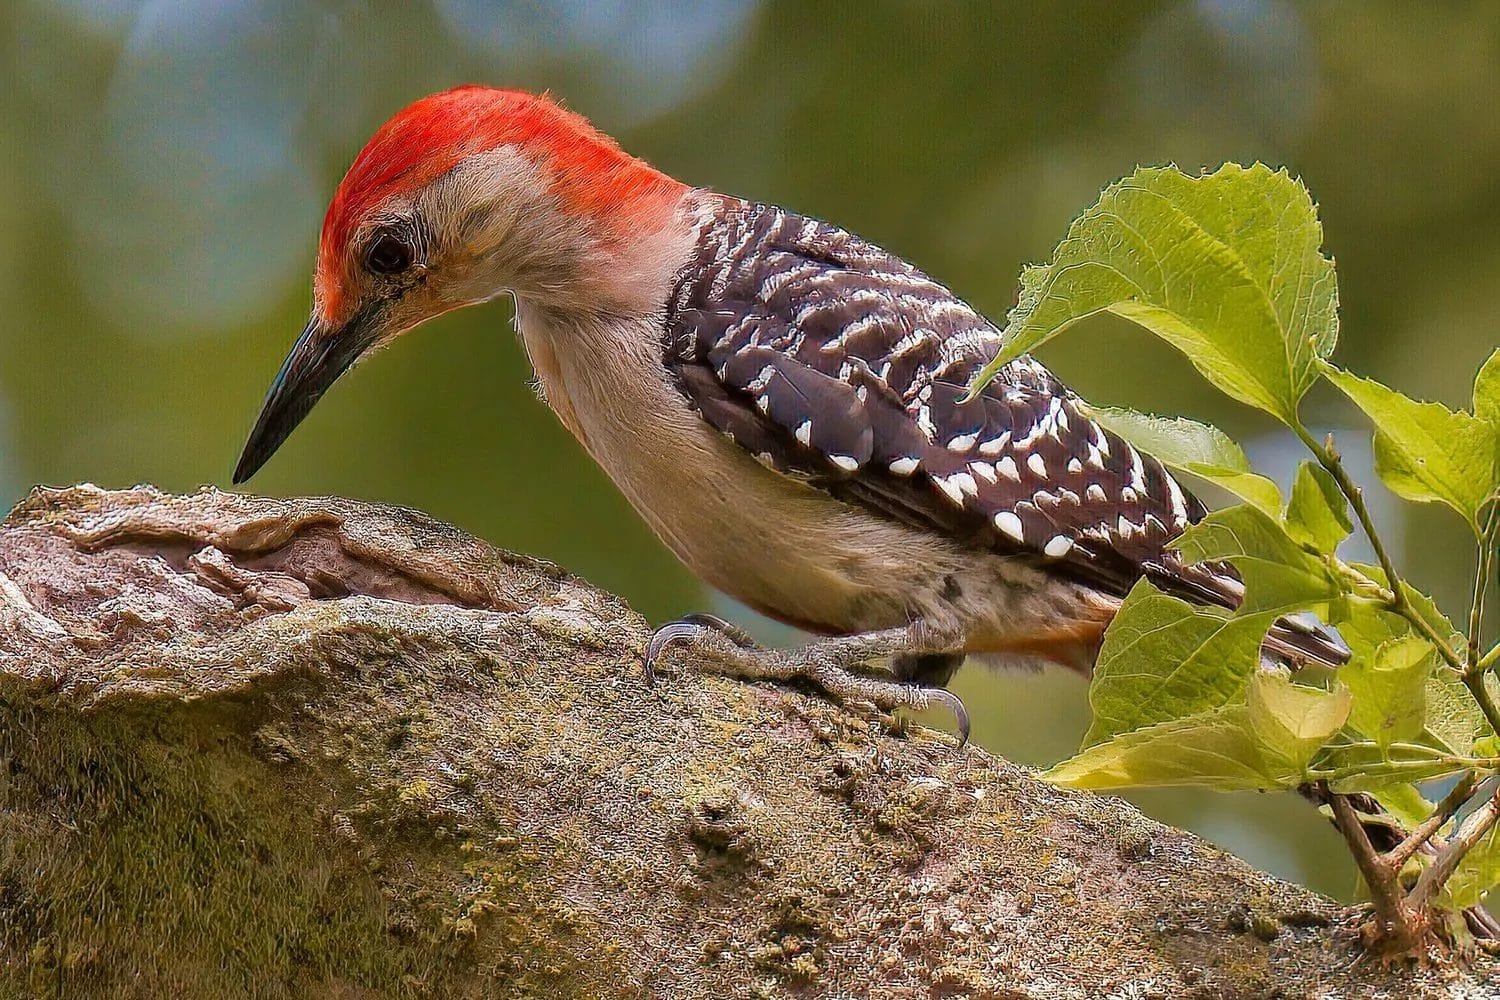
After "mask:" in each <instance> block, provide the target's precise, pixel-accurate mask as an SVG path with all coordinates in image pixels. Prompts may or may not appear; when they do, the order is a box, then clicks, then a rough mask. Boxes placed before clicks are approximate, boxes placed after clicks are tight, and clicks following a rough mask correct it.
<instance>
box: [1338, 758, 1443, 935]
mask: <svg viewBox="0 0 1500 1000" xmlns="http://www.w3.org/2000/svg"><path fill="white" fill-rule="evenodd" d="M1323 787H1324V789H1325V791H1326V790H1327V787H1328V786H1327V785H1324V786H1323ZM1328 801H1329V803H1330V805H1332V807H1333V821H1334V825H1335V826H1337V827H1338V828H1339V833H1341V834H1343V835H1344V842H1345V843H1346V844H1348V845H1349V853H1351V854H1353V855H1354V863H1355V864H1356V865H1358V866H1359V873H1360V874H1361V875H1363V876H1364V879H1365V884H1366V885H1367V886H1369V887H1370V900H1371V902H1372V903H1373V904H1374V906H1375V916H1376V918H1377V919H1378V920H1379V921H1380V923H1381V924H1382V936H1383V937H1385V938H1387V939H1389V940H1391V941H1392V942H1393V943H1395V944H1398V945H1399V944H1404V943H1405V942H1409V941H1410V940H1412V938H1413V936H1414V935H1415V934H1416V933H1417V927H1416V921H1415V920H1414V919H1413V918H1412V911H1411V909H1410V908H1408V906H1407V905H1406V902H1405V900H1404V898H1403V893H1402V891H1401V882H1400V880H1399V879H1398V878H1397V877H1396V872H1397V869H1396V868H1394V867H1392V866H1391V865H1389V864H1387V863H1386V862H1385V861H1384V860H1382V858H1381V857H1380V855H1379V854H1378V853H1377V852H1376V850H1375V846H1374V845H1373V844H1371V843H1370V836H1369V834H1367V833H1366V832H1365V828H1364V824H1363V823H1361V822H1360V820H1359V814H1358V813H1356V812H1355V811H1354V806H1352V805H1350V803H1349V800H1348V798H1346V797H1345V796H1343V795H1335V794H1332V793H1331V792H1330V793H1329V796H1328ZM1429 870H1430V869H1429ZM1417 912H1419V913H1420V912H1421V911H1420V910H1418V911H1417Z"/></svg>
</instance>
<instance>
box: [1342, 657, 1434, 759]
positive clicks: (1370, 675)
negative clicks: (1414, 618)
mask: <svg viewBox="0 0 1500 1000" xmlns="http://www.w3.org/2000/svg"><path fill="white" fill-rule="evenodd" d="M1346 641H1348V639H1347V636H1346ZM1351 645H1353V644H1352V643H1351ZM1436 659H1437V651H1436V650H1435V649H1433V648H1432V644H1431V643H1429V642H1428V641H1427V640H1426V639H1423V638H1421V637H1420V636H1415V635H1407V636H1401V637H1399V638H1392V639H1387V640H1385V641H1384V642H1382V643H1380V645H1378V646H1377V647H1376V648H1375V649H1374V651H1373V654H1365V655H1361V654H1356V655H1355V657H1354V658H1353V659H1351V660H1350V661H1349V662H1348V663H1346V664H1344V666H1342V667H1340V668H1339V680H1341V681H1343V682H1344V684H1345V686H1347V687H1348V688H1349V691H1350V693H1351V694H1352V695H1353V696H1354V706H1353V708H1352V709H1351V711H1350V714H1349V721H1350V723H1351V724H1352V725H1353V726H1354V728H1355V729H1357V730H1358V731H1359V732H1360V733H1362V734H1364V735H1365V736H1367V737H1369V738H1370V739H1372V740H1374V741H1375V742H1376V743H1377V744H1378V745H1379V746H1380V747H1381V748H1382V749H1383V748H1386V747H1389V746H1390V745H1391V744H1392V743H1397V742H1406V741H1410V740H1414V739H1416V738H1417V737H1419V736H1421V734H1422V731H1423V728H1424V727H1425V725H1426V721H1427V693H1426V692H1427V680H1428V678H1429V677H1431V676H1432V668H1433V664H1434V662H1435V661H1436Z"/></svg>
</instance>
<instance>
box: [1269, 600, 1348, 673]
mask: <svg viewBox="0 0 1500 1000" xmlns="http://www.w3.org/2000/svg"><path fill="white" fill-rule="evenodd" d="M1261 649H1262V651H1263V652H1264V653H1266V654H1267V655H1269V656H1271V657H1273V658H1274V659H1277V660H1283V661H1285V662H1286V663H1288V664H1289V665H1290V666H1292V667H1294V668H1295V667H1304V666H1308V665H1310V664H1318V663H1320V664H1323V665H1324V666H1329V667H1338V666H1342V665H1344V664H1345V663H1348V662H1349V656H1350V653H1349V647H1348V646H1347V645H1345V644H1344V638H1343V636H1341V635H1339V633H1338V630H1337V629H1335V628H1334V627H1333V626H1331V625H1325V624H1323V623H1322V622H1321V621H1319V620H1318V619H1317V617H1316V616H1314V615H1312V614H1309V613H1299V614H1295V615H1287V616H1286V617H1285V618H1280V619H1277V621H1276V623H1275V624H1274V625H1272V626H1271V629H1270V631H1269V632H1267V633H1266V638H1265V640H1264V641H1263V642H1262V643H1261Z"/></svg>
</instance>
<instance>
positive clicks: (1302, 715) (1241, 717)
mask: <svg viewBox="0 0 1500 1000" xmlns="http://www.w3.org/2000/svg"><path fill="white" fill-rule="evenodd" d="M1248 695H1249V697H1248V700H1247V701H1246V702H1242V703H1236V704H1233V705H1226V706H1225V707H1223V708H1218V709H1213V710H1211V711H1207V712H1201V713H1198V714H1196V715H1192V716H1189V717H1187V718H1184V719H1174V720H1172V721H1170V722H1162V723H1159V724H1157V725H1154V726H1150V727H1147V728H1145V729H1138V730H1136V731H1135V732H1131V733H1124V734H1121V735H1119V736H1116V737H1114V738H1112V739H1110V740H1107V741H1106V742H1104V743H1099V744H1096V745H1094V746H1091V747H1088V748H1086V749H1084V750H1082V751H1080V752H1079V753H1078V754H1077V755H1076V756H1074V757H1072V758H1070V759H1068V760H1065V761H1063V762H1062V763H1060V764H1058V765H1056V766H1055V767H1053V768H1052V769H1051V770H1049V771H1047V772H1046V773H1045V774H1043V775H1042V777H1043V778H1044V779H1046V780H1047V781H1050V782H1052V783H1053V784H1057V785H1064V786H1067V787H1069V788H1093V789H1103V788H1127V787H1132V786H1162V785H1198V786H1203V787H1208V788H1217V789H1224V790H1230V789H1254V788H1260V789H1267V788H1291V787H1296V786H1297V785H1299V784H1301V783H1302V782H1303V781H1304V780H1306V770H1307V766H1308V764H1309V763H1310V762H1311V760H1312V758H1313V756H1314V755H1315V754H1316V753H1317V751H1318V749H1319V748H1320V747H1321V746H1322V745H1323V743H1325V742H1326V741H1327V740H1328V738H1329V737H1330V736H1332V735H1333V734H1334V733H1335V732H1337V731H1338V729H1339V727H1340V726H1342V725H1343V723H1344V719H1345V718H1346V717H1347V716H1348V713H1349V694H1348V692H1346V691H1340V692H1328V691H1320V690H1317V689H1315V688H1303V687H1298V686H1296V685H1293V684H1292V683H1291V682H1290V681H1288V680H1287V679H1286V678H1284V677H1281V676H1280V675H1278V674H1270V673H1258V674H1255V675H1254V676H1253V677H1252V678H1251V680H1250V683H1249V685H1248Z"/></svg>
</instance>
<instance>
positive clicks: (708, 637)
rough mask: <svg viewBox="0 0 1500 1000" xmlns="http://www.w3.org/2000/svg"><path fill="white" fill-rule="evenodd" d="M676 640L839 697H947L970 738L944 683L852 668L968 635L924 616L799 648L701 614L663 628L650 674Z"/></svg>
mask: <svg viewBox="0 0 1500 1000" xmlns="http://www.w3.org/2000/svg"><path fill="white" fill-rule="evenodd" d="M677 642H690V643H691V644H692V646H693V651H694V653H696V654H697V655H698V658H699V660H700V661H701V662H703V663H705V664H711V665H712V667H713V668H715V669H716V670H717V672H720V673H726V674H730V675H732V676H736V677H743V678H747V679H754V680H776V681H781V680H794V679H802V680H807V681H811V682H812V683H813V684H816V685H817V686H818V687H820V688H822V689H823V691H824V692H826V693H827V694H829V695H831V696H833V697H834V698H835V699H837V700H839V701H866V702H869V703H871V704H873V705H875V706H876V707H877V708H880V709H882V710H888V709H892V708H898V707H905V708H911V709H917V710H921V709H925V708H929V707H931V706H933V705H942V706H943V707H945V708H947V709H948V710H949V711H950V712H952V713H953V716H954V719H955V721H956V722H957V723H958V729H959V735H960V736H961V738H962V739H963V740H965V741H967V740H968V738H969V713H968V710H967V709H965V708H964V703H963V702H962V701H961V700H960V699H959V697H958V696H957V695H955V694H953V693H952V692H950V691H947V690H944V689H943V688H929V687H919V686H916V685H913V684H905V683H902V682H900V681H897V680H886V679H882V678H878V677H870V676H868V675H865V674H862V673H859V672H857V671H856V670H854V669H853V668H855V667H857V666H859V665H860V664H864V663H868V662H869V661H871V660H875V659H879V658H882V657H888V656H897V657H903V658H905V657H917V656H937V655H957V654H960V653H961V650H962V643H961V641H960V640H958V639H957V638H955V637H952V636H947V635H942V634H939V633H937V632H934V631H933V630H932V629H931V628H929V627H928V626H927V625H925V624H924V623H922V622H916V623H913V624H912V625H908V626H904V627H901V628H889V629H881V630H879V631H876V632H861V633H858V634H855V635H841V636H833V637H831V638H827V639H819V640H817V641H815V642H811V643H808V644H807V645H806V646H803V647H802V648H801V649H793V650H778V649H766V648H764V647H761V646H758V645H756V644H755V643H753V642H751V641H750V640H749V637H748V636H746V635H745V634H744V633H743V632H742V631H740V630H739V629H737V628H735V627H734V626H732V625H729V624H728V623H727V622H724V621H722V620H721V619H717V618H713V617H712V616H707V615H695V616H693V617H691V618H685V619H682V620H680V621H675V622H671V623H670V624H667V625H664V626H662V627H661V628H660V629H658V630H657V632H656V634H655V635H653V636H652V637H651V641H650V643H648V644H647V647H646V663H645V666H646V671H647V677H648V678H650V677H652V676H654V668H655V664H656V661H657V659H658V658H659V657H660V656H661V654H662V653H663V652H664V651H665V650H666V648H667V647H668V646H669V645H671V644H673V643H677Z"/></svg>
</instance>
